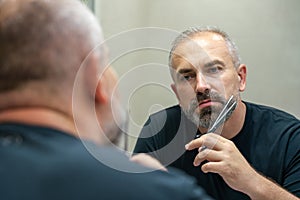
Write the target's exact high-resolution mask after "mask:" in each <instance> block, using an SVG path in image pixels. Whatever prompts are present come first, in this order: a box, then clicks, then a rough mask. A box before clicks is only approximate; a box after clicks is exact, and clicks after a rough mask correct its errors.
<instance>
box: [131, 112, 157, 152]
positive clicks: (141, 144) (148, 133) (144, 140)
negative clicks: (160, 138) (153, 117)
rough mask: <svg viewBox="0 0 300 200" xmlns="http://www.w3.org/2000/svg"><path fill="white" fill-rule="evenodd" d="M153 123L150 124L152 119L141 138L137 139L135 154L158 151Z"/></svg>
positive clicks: (146, 124)
mask: <svg viewBox="0 0 300 200" xmlns="http://www.w3.org/2000/svg"><path fill="white" fill-rule="evenodd" d="M154 132H155V131H154V130H153V123H151V124H150V118H149V119H148V120H147V121H146V123H145V124H144V126H143V128H142V130H141V132H140V134H139V137H138V139H137V142H136V145H135V148H134V150H133V153H134V154H136V153H151V152H154V151H155V150H157V149H156V148H155V146H156V144H155V141H154V137H153V133H154Z"/></svg>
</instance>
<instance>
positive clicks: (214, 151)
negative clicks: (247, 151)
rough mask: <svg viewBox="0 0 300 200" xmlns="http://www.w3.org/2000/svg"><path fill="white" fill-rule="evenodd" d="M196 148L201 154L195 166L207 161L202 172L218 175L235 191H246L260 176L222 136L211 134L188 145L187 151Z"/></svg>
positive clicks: (230, 142) (195, 160) (196, 158)
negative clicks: (255, 178)
mask: <svg viewBox="0 0 300 200" xmlns="http://www.w3.org/2000/svg"><path fill="white" fill-rule="evenodd" d="M196 148H198V149H199V153H198V154H197V156H196V157H195V159H194V165H195V166H199V165H200V163H201V162H203V161H204V160H207V161H208V162H207V163H205V164H203V165H202V167H201V170H202V171H203V172H204V173H208V172H213V173H218V174H219V175H221V176H222V178H223V179H224V181H225V182H226V183H227V184H228V185H229V186H230V187H231V188H233V189H235V190H238V191H241V192H243V191H245V190H246V189H247V187H248V186H249V184H251V182H252V181H253V178H254V177H255V176H257V175H258V173H257V172H256V171H255V170H254V169H253V168H252V167H251V166H250V165H249V163H248V162H247V160H246V159H245V158H244V157H243V155H242V154H241V153H240V152H239V150H238V149H237V148H236V146H235V145H234V143H233V142H232V141H230V140H228V139H226V138H224V137H222V136H219V135H217V134H214V133H209V134H205V135H203V136H201V137H200V138H198V139H195V140H193V141H191V142H190V143H188V144H187V145H186V149H187V150H193V149H196Z"/></svg>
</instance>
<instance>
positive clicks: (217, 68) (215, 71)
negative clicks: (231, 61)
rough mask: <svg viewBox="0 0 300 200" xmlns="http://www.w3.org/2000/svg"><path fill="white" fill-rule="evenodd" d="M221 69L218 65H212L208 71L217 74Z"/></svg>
mask: <svg viewBox="0 0 300 200" xmlns="http://www.w3.org/2000/svg"><path fill="white" fill-rule="evenodd" d="M220 71H221V68H220V67H218V66H215V67H210V68H209V69H208V70H207V72H208V73H210V74H216V73H219V72H220Z"/></svg>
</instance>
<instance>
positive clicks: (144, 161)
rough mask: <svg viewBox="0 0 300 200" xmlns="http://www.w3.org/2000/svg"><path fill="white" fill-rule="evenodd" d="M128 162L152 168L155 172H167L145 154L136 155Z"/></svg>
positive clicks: (156, 161)
mask: <svg viewBox="0 0 300 200" xmlns="http://www.w3.org/2000/svg"><path fill="white" fill-rule="evenodd" d="M130 160H131V161H133V162H136V163H139V164H140V165H143V166H145V167H149V168H153V169H156V170H162V171H168V170H167V169H166V168H165V167H164V166H163V165H162V164H161V163H160V162H159V161H158V160H156V159H155V158H153V157H151V156H149V155H147V154H145V153H140V154H136V155H134V156H132V157H131V158H130Z"/></svg>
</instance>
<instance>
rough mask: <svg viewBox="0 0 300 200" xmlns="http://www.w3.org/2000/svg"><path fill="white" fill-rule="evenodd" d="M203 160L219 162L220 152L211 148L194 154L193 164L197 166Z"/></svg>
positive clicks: (220, 158)
mask: <svg viewBox="0 0 300 200" xmlns="http://www.w3.org/2000/svg"><path fill="white" fill-rule="evenodd" d="M204 160H207V161H209V162H211V161H212V162H219V161H221V160H222V153H221V152H219V151H215V150H211V149H205V150H203V151H201V152H199V153H198V154H197V155H196V157H195V159H194V163H193V164H194V166H199V165H200V164H201V163H202V162H203V161H204Z"/></svg>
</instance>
